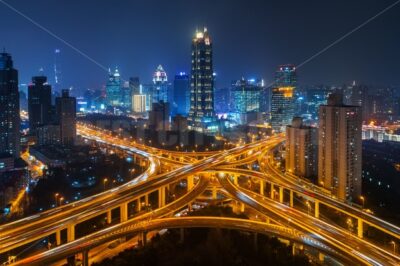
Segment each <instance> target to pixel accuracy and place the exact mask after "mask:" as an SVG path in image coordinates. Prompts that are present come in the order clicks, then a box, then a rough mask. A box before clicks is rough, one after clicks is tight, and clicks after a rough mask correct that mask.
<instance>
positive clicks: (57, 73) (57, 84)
mask: <svg viewBox="0 0 400 266" xmlns="http://www.w3.org/2000/svg"><path fill="white" fill-rule="evenodd" d="M61 86H62V85H61V50H60V49H55V50H54V90H55V91H56V92H60V91H61Z"/></svg>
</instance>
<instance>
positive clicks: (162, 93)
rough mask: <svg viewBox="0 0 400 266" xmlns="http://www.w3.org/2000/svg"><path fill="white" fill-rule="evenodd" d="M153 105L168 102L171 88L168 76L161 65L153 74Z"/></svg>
mask: <svg viewBox="0 0 400 266" xmlns="http://www.w3.org/2000/svg"><path fill="white" fill-rule="evenodd" d="M153 84H154V88H153V97H152V98H153V103H158V102H160V101H163V102H165V103H166V102H168V100H169V97H168V93H169V86H168V76H167V73H166V72H165V70H164V68H163V67H162V65H159V66H158V67H157V69H156V71H155V72H154V74H153Z"/></svg>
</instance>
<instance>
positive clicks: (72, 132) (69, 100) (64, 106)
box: [56, 90, 76, 145]
mask: <svg viewBox="0 0 400 266" xmlns="http://www.w3.org/2000/svg"><path fill="white" fill-rule="evenodd" d="M56 115H57V120H58V122H59V124H60V134H61V143H62V144H64V145H73V144H74V143H75V139H76V99H75V97H70V96H69V90H62V96H61V97H57V98H56Z"/></svg>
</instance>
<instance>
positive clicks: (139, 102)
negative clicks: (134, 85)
mask: <svg viewBox="0 0 400 266" xmlns="http://www.w3.org/2000/svg"><path fill="white" fill-rule="evenodd" d="M132 111H133V112H134V113H144V112H146V95H144V94H135V95H133V96H132Z"/></svg>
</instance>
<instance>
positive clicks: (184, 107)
mask: <svg viewBox="0 0 400 266" xmlns="http://www.w3.org/2000/svg"><path fill="white" fill-rule="evenodd" d="M173 95H174V101H173V106H172V113H173V115H175V114H179V115H184V116H186V115H187V114H188V113H189V108H190V82H189V76H188V75H186V74H185V73H183V72H181V73H179V74H178V75H175V79H174V93H173Z"/></svg>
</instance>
